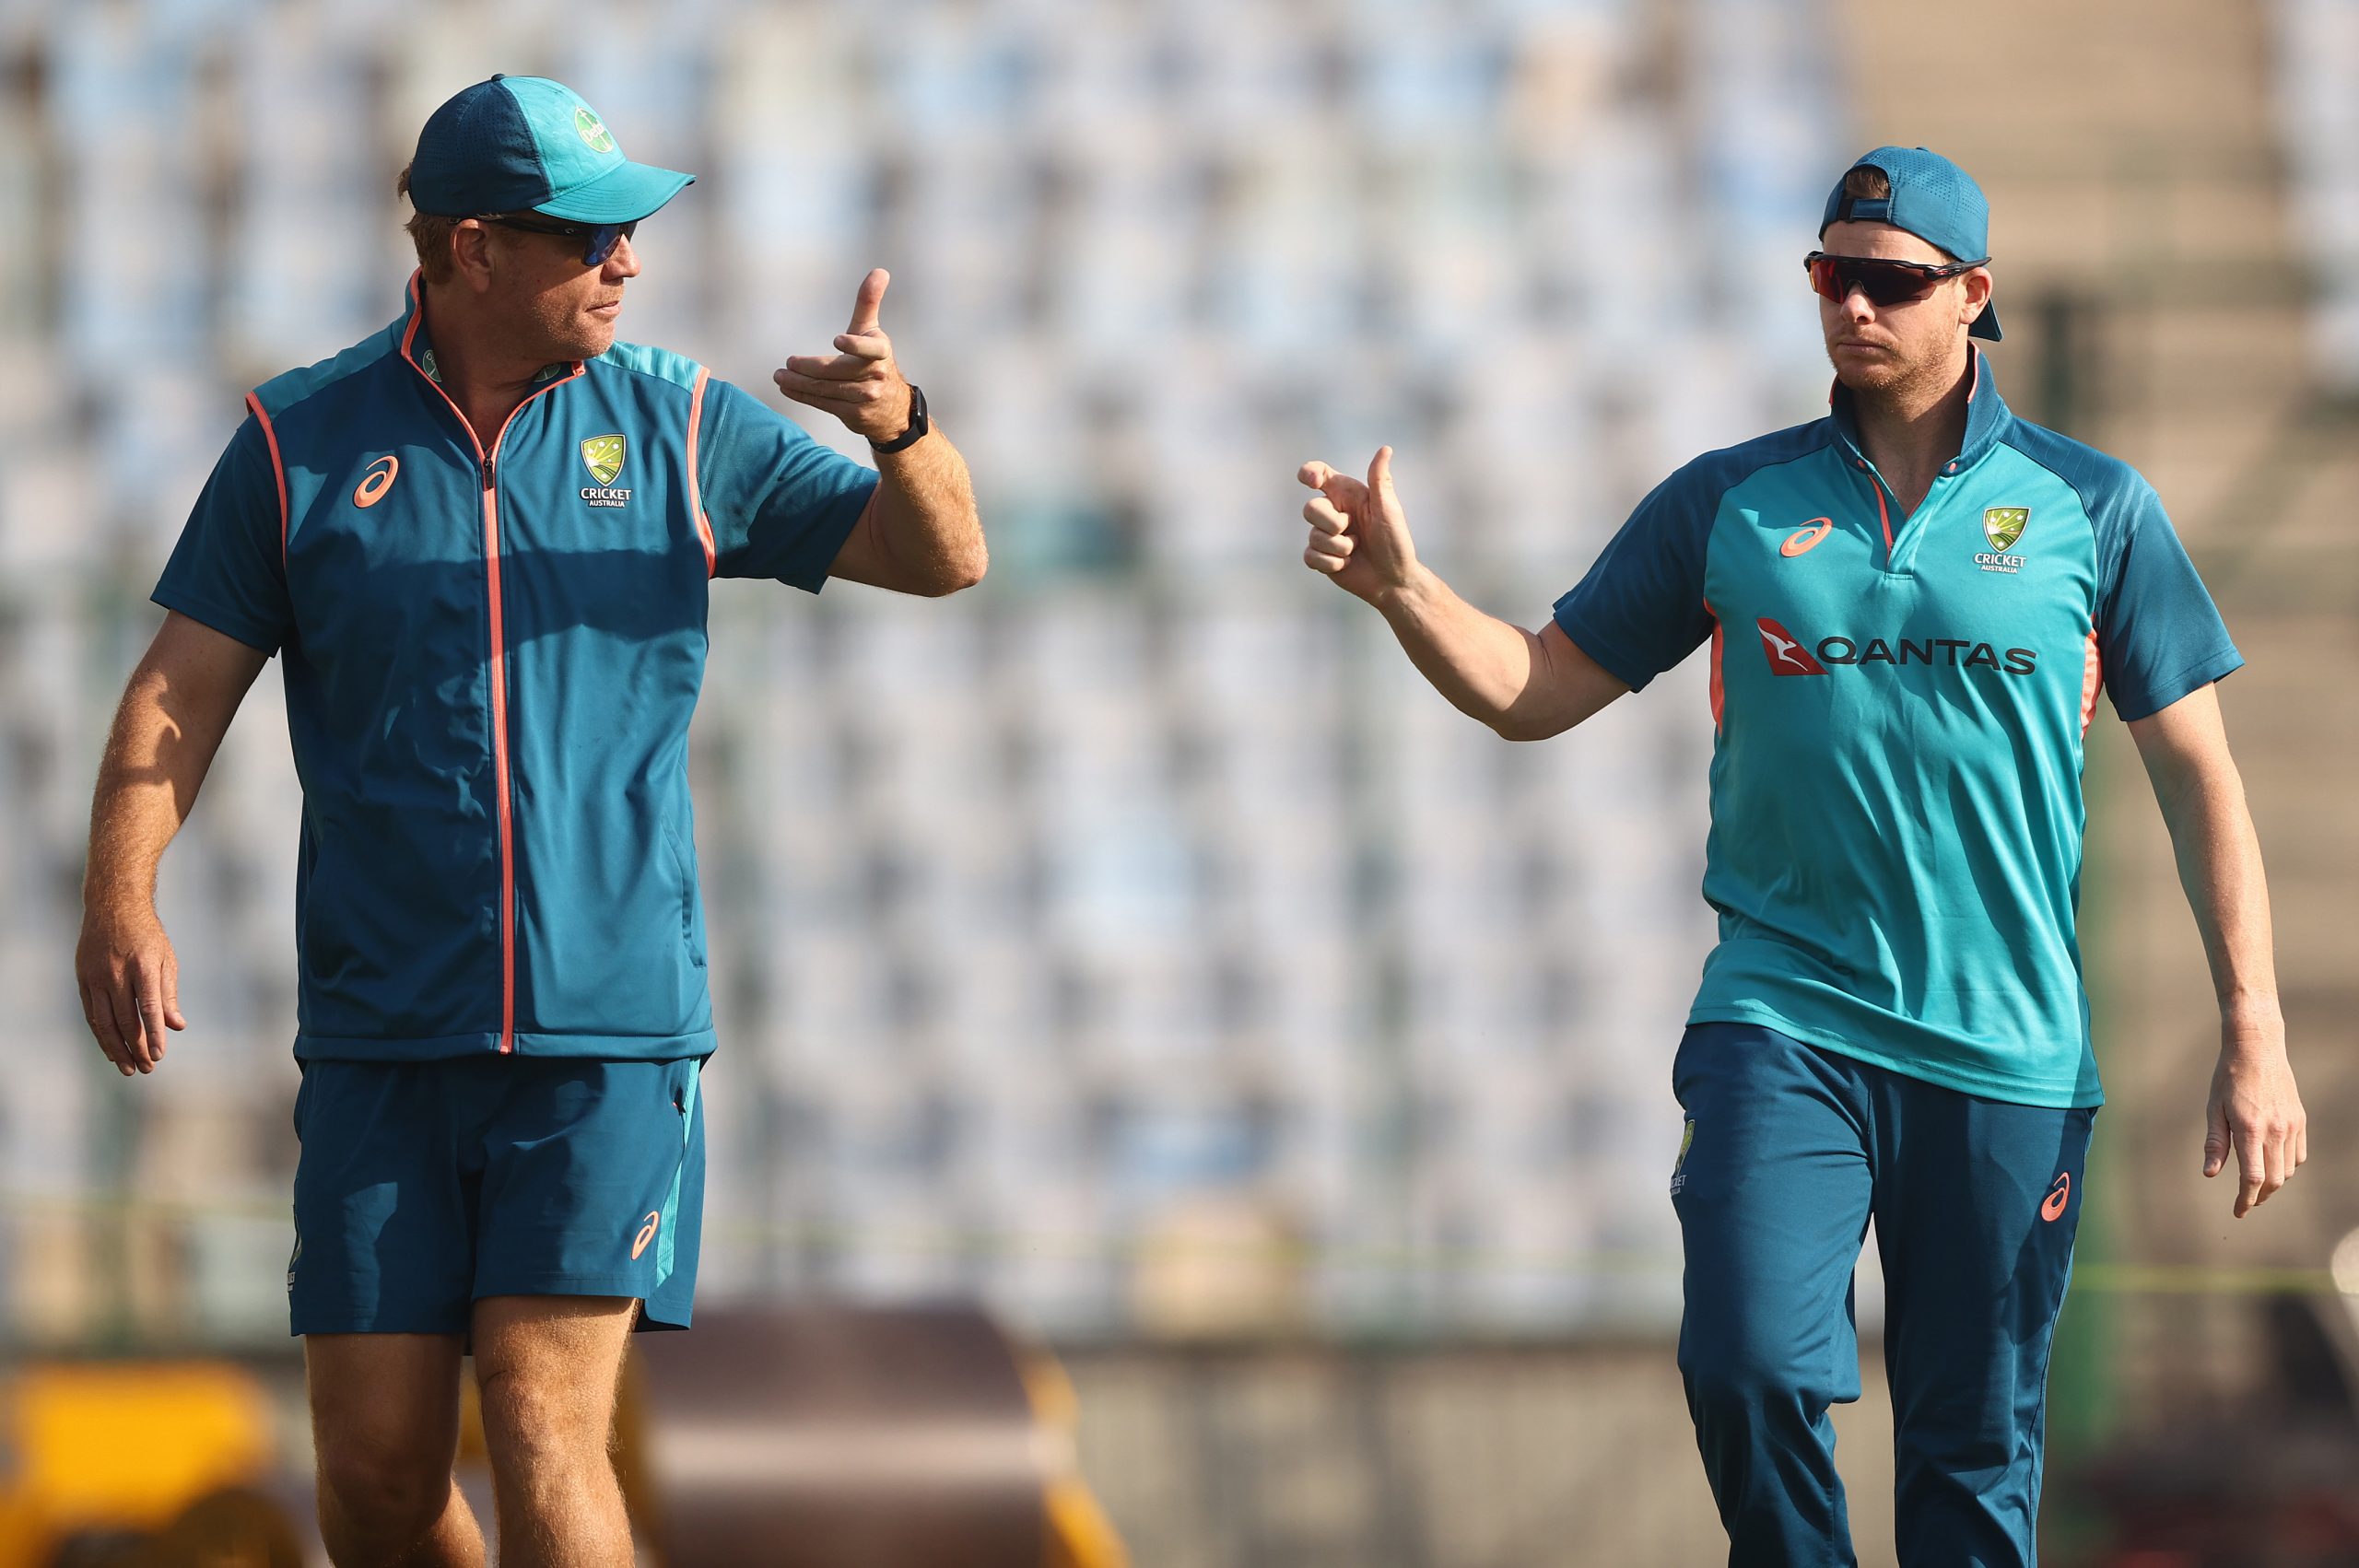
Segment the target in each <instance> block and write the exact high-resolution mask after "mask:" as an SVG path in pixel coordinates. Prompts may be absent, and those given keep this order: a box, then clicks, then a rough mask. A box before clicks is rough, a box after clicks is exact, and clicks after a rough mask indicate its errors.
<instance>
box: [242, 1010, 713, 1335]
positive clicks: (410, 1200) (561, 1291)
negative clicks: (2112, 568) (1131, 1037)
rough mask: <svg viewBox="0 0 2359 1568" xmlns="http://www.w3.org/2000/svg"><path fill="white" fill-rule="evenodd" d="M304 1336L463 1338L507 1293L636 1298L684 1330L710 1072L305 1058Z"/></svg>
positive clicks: (300, 1298) (647, 1317) (298, 1319)
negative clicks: (702, 1099) (482, 1310)
mask: <svg viewBox="0 0 2359 1568" xmlns="http://www.w3.org/2000/svg"><path fill="white" fill-rule="evenodd" d="M302 1067H303V1085H302V1088H301V1089H300V1090H299V1092H298V1093H297V1094H296V1097H295V1132H296V1135H297V1136H298V1137H299V1139H301V1140H302V1144H303V1152H302V1157H301V1159H300V1160H299V1162H298V1164H297V1165H296V1169H295V1238H296V1239H295V1251H294V1255H293V1256H292V1257H291V1258H289V1259H288V1266H287V1295H288V1316H289V1319H290V1330H291V1332H293V1333H296V1334H464V1333H465V1332H467V1330H468V1326H469V1324H470V1322H471V1321H472V1319H473V1316H474V1308H475V1302H477V1301H478V1300H480V1299H482V1298H483V1297H485V1296H495V1295H600V1296H635V1297H637V1298H638V1299H639V1300H640V1301H641V1302H643V1303H644V1304H645V1309H644V1310H643V1311H642V1312H641V1313H640V1327H642V1328H687V1326H688V1310H689V1306H690V1304H691V1302H692V1300H693V1298H694V1296H695V1293H696V1276H697V1237H698V1229H699V1227H700V1224H701V1222H702V1219H703V1210H704V1118H703V1117H702V1116H700V1115H699V1114H698V1106H697V1087H698V1080H699V1074H700V1070H701V1067H702V1060H701V1059H698V1058H689V1059H680V1060H676V1061H599V1060H591V1059H582V1058H574V1057H520V1056H479V1057H460V1058H454V1059H447V1060H441V1061H421V1062H383V1061H316V1060H315V1061H307V1062H304V1063H303V1064H302Z"/></svg>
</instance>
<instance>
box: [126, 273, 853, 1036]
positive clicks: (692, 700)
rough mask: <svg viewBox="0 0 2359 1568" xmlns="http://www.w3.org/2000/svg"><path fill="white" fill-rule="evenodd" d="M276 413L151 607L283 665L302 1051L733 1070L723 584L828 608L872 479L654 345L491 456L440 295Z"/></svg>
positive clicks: (187, 536)
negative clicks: (458, 398)
mask: <svg viewBox="0 0 2359 1568" xmlns="http://www.w3.org/2000/svg"><path fill="white" fill-rule="evenodd" d="M246 406H247V410H248V417H247V418H246V420H245V422H244V424H243V425H241V427H239V429H238V431H237V433H236V435H234V436H233V437H232V438H231V439H230V441H229V447H228V449H227V451H224V452H223V453H222V456H221V460H220V462H218V463H217V465H216V467H215V469H214V472H213V475H212V478H211V479H210V480H209V481H208V482H207V483H206V485H205V490H204V493H203V494H202V495H201V496H200V497H198V499H197V503H196V506H195V509H194V510H193V511H192V512H191V513H190V516H189V520H188V523H187V526H186V527H185V528H184V529H183V530H182V534H181V538H180V543H179V544H178V545H177V546H176V547H175V548H174V549H173V551H172V556H171V560H170V563H169V564H168V565H167V566H166V567H165V568H164V572H163V577H162V579H161V580H160V581H159V582H158V584H157V585H156V591H155V594H154V598H155V600H156V602H157V603H159V604H162V605H164V606H166V607H167V608H169V609H173V610H177V611H179V612H181V613H182V614H185V615H188V616H191V617H193V618H194V619H195V620H198V621H201V622H203V623H204V624H205V625H206V626H211V627H213V628H214V629H215V630H216V631H218V632H221V633H222V634H224V635H225V636H228V637H231V638H236V639H238V640H239V641H240V642H243V643H246V644H248V645H250V646H251V647H253V648H255V649H260V650H262V651H263V652H264V653H276V654H278V655H279V656H280V662H281V665H282V667H283V673H284V675H285V677H286V687H287V727H288V737H289V739H290V740H291V742H292V743H293V747H294V753H295V768H296V772H297V774H298V776H299V778H301V780H302V786H303V815H302V825H301V830H300V846H299V853H298V856H297V861H296V883H295V940H296V960H297V971H298V976H299V985H298V988H297V994H296V1009H297V1034H296V1037H295V1052H296V1055H297V1056H298V1057H300V1058H303V1059H327V1060H376V1061H411V1060H432V1059H442V1058H451V1057H464V1056H472V1055H476V1054H481V1053H501V1054H507V1053H521V1054H523V1055H536V1056H570V1057H594V1058H605V1059H655V1060H668V1059H676V1058H682V1057H701V1056H704V1055H707V1054H708V1053H710V1051H711V1050H712V1048H713V1030H712V1010H711V1000H710V989H709V987H708V985H707V983H706V977H705V928H704V912H703V905H702V900H701V898H700V895H699V893H698V884H697V856H696V834H695V822H694V815H693V813H692V811H691V809H690V802H689V798H688V765H687V755H688V722H689V719H690V717H691V716H692V714H693V713H694V712H695V709H696V703H697V696H698V692H699V690H700V689H701V687H702V685H703V680H704V666H705V650H706V635H705V616H706V609H707V605H708V603H709V596H710V584H711V580H712V579H714V578H716V577H747V578H769V579H776V580H778V581H780V582H784V583H787V584H790V585H792V586H793V587H796V588H801V589H805V590H808V591H813V592H816V591H818V590H819V587H820V585H821V584H822V583H824V582H825V581H826V580H827V569H828V566H829V564H830V563H831V562H832V561H833V560H834V558H835V556H836V553H837V551H838V550H839V548H840V547H841V546H842V544H843V542H844V540H845V539H846V538H847V537H848V536H849V535H850V533H851V530H852V528H853V527H854V525H855V524H856V523H857V522H858V521H859V519H860V516H861V513H862V511H863V509H864V508H865V507H866V505H867V504H868V500H869V497H870V496H871V495H872V494H873V493H874V490H875V487H876V483H877V476H876V474H875V472H874V470H872V469H869V468H866V467H863V465H861V464H859V463H856V462H851V460H850V459H848V458H844V457H842V456H839V454H837V453H836V452H834V451H830V450H829V449H827V447H824V446H822V445H820V444H819V443H818V442H816V441H814V440H813V439H811V438H810V437H809V436H807V435H805V434H804V432H803V431H802V430H801V429H800V428H798V427H796V426H795V425H794V424H792V422H791V421H789V420H787V419H786V418H784V417H783V416H782V415H780V414H778V413H777V412H775V411H773V410H772V409H770V408H769V407H767V406H765V405H764V404H762V403H760V402H759V401H758V400H757V399H756V398H754V397H752V396H751V395H749V394H748V393H746V392H742V391H740V390H739V389H737V388H736V387H734V386H731V385H730V384H729V383H727V382H725V381H722V380H716V379H714V378H712V377H711V376H710V375H709V374H708V373H707V372H706V370H705V369H704V368H703V367H702V366H700V365H698V364H697V363H695V362H694V361H692V360H689V359H686V358H683V357H681V356H679V355H676V354H672V353H668V352H666V351H665V350H663V349H660V348H649V347H644V346H640V345H633V344H625V343H617V344H616V345H614V346H613V347H611V348H609V349H608V350H607V351H606V352H605V353H604V354H602V355H599V356H598V357H596V358H594V359H589V360H584V361H578V362H574V363H569V364H560V365H553V366H550V367H548V368H547V369H546V370H544V371H543V372H542V374H541V377H540V379H539V381H538V382H537V384H536V385H535V386H534V389H533V390H532V392H530V394H529V395H528V396H526V398H525V399H524V401H523V403H522V404H521V405H520V406H519V407H518V408H517V409H516V411H515V412H514V413H513V414H512V415H510V416H509V418H508V421H507V423H506V424H505V425H503V426H502V427H500V428H499V430H498V431H497V432H495V433H494V435H493V437H492V439H490V440H489V441H484V440H481V439H478V438H477V437H476V435H475V431H474V430H473V429H471V428H470V427H468V425H467V423H466V421H465V420H464V418H463V417H461V415H460V414H459V411H458V409H457V407H456V406H455V405H454V404H452V401H451V399H450V398H449V396H448V395H447V394H446V393H445V392H443V390H442V388H441V385H440V379H439V377H438V376H437V374H436V372H435V364H434V350H433V338H432V333H431V331H430V325H429V322H428V319H427V312H426V310H425V308H424V305H423V302H422V300H421V298H420V295H419V292H418V282H417V278H416V277H415V276H413V277H412V279H411V280H410V287H409V294H408V298H407V299H406V301H405V308H404V310H403V311H402V314H401V315H400V317H399V318H398V319H396V320H395V321H394V322H393V323H392V324H390V325H389V326H387V327H386V328H384V329H383V330H382V331H381V332H379V333H375V334H374V335H372V336H370V337H369V338H368V339H366V340H364V341H363V342H360V343H358V344H356V345H353V346H352V347H350V348H347V349H346V350H345V351H344V352H343V353H342V354H339V355H337V356H336V357H334V358H333V359H328V360H323V361H322V362H321V363H319V364H317V365H313V366H311V367H309V368H308V369H299V370H290V371H288V373H287V374H285V375H283V376H279V377H276V378H275V379H273V380H269V381H266V382H264V384H263V385H262V386H260V387H258V388H256V389H255V390H254V391H253V392H252V393H251V394H250V395H249V396H248V397H247V399H246ZM790 695H791V694H786V693H776V694H771V696H772V699H773V700H787V699H789V697H790Z"/></svg>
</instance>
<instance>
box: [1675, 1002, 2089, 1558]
mask: <svg viewBox="0 0 2359 1568" xmlns="http://www.w3.org/2000/svg"><path fill="white" fill-rule="evenodd" d="M1672 1086H1673V1090H1674V1092H1675V1093H1676V1094H1677V1095H1678V1097H1679V1103H1680V1105H1681V1106H1683V1107H1684V1109H1685V1111H1686V1113H1687V1118H1688V1128H1687V1132H1686V1137H1685V1141H1684V1146H1683V1149H1682V1153H1681V1154H1680V1158H1679V1163H1678V1168H1677V1169H1676V1171H1675V1172H1674V1174H1673V1176H1672V1205H1673V1206H1674V1207H1675V1208H1676V1209H1677V1210H1678V1211H1679V1221H1680V1227H1681V1231H1682V1234H1683V1237H1684V1249H1685V1254H1686V1265H1687V1270H1686V1285H1685V1300H1686V1311H1685V1315H1684V1318H1683V1320H1682V1322H1681V1325H1680V1333H1679V1368H1680V1373H1681V1376H1682V1378H1683V1379H1684V1382H1685V1384H1686V1388H1687V1404H1688V1410H1689V1412H1690V1413H1691V1414H1692V1415H1693V1416H1694V1418H1695V1422H1696V1445H1697V1446H1698V1447H1699V1448H1700V1449H1701V1450H1702V1452H1703V1457H1704V1469H1705V1470H1706V1472H1707V1473H1708V1476H1709V1478H1710V1480H1711V1485H1712V1493H1713V1496H1714V1498H1715V1499H1716V1500H1717V1501H1718V1503H1719V1512H1720V1520H1721V1523H1722V1524H1723V1525H1724V1526H1726V1527H1727V1529H1728V1533H1729V1542H1730V1546H1729V1562H1730V1564H1731V1568H1837V1565H1841V1568H1850V1565H1851V1564H1853V1563H1855V1562H1856V1561H1857V1560H1856V1558H1855V1557H1854V1556H1853V1554H1852V1550H1851V1537H1850V1528H1849V1526H1848V1522H1847V1521H1846V1519H1845V1517H1844V1508H1843V1483H1842V1480H1841V1479H1840V1478H1839V1477H1838V1476H1837V1474H1836V1469H1835V1429H1834V1423H1833V1422H1830V1421H1829V1420H1828V1419H1827V1407H1828V1406H1829V1405H1830V1404H1832V1403H1836V1402H1847V1401H1849V1400H1854V1399H1857V1398H1859V1397H1860V1377H1859V1342H1858V1339H1857V1336H1856V1331H1855V1328H1854V1317H1853V1311H1852V1306H1853V1304H1852V1299H1851V1276H1852V1270H1853V1269H1854V1267H1855V1266H1856V1265H1857V1263H1858V1261H1859V1257H1860V1246H1861V1244H1862V1242H1863V1240H1864V1238H1865V1236H1866V1233H1867V1225H1868V1220H1869V1217H1870V1216H1871V1215H1872V1216H1873V1217H1874V1219H1875V1223H1876V1240H1877V1246H1878V1250H1879V1252H1880V1253H1881V1254H1882V1257H1883V1261H1884V1299H1885V1306H1884V1365H1885V1369H1886V1372H1887V1374H1888V1375H1889V1377H1890V1381H1891V1385H1892V1403H1893V1418H1894V1427H1895V1439H1894V1442H1895V1469H1896V1476H1895V1505H1896V1512H1897V1535H1898V1540H1897V1543H1896V1544H1897V1546H1898V1550H1899V1559H1900V1562H1901V1565H1902V1568H2030V1565H2031V1564H2032V1563H2033V1562H2035V1561H2036V1546H2035V1528H2034V1521H2035V1515H2036V1512H2037V1509H2038V1504H2039V1480H2040V1461H2041V1445H2042V1439H2043V1436H2044V1425H2045V1413H2046V1397H2047V1384H2048V1346H2049V1342H2050V1340H2051V1338H2052V1336H2053V1333H2054V1330H2055V1326H2056V1314H2057V1310H2058V1309H2059V1308H2060V1306H2062V1305H2063V1302H2064V1288H2065V1282H2066V1281H2067V1279H2068V1278H2069V1277H2070V1275H2071V1262H2072V1235H2073V1232H2074V1230H2075V1228H2076V1227H2077V1226H2078V1224H2079V1223H2080V1217H2081V1196H2082V1193H2081V1188H2082V1171H2083V1161H2084V1160H2085V1158H2086V1156H2087V1153H2088V1146H2089V1130H2090V1127H2091V1125H2092V1123H2093V1122H2094V1121H2095V1116H2096V1109H2095V1106H2083V1107H2080V1108H2078V1109H2070V1110H2066V1109H2052V1108H2048V1107H2044V1106H2023V1105H2013V1104H2010V1103H2006V1102H2003V1101H1999V1100H1989V1099H1984V1098H1981V1097H1979V1096H1978V1095H1973V1094H1964V1093H1961V1092H1960V1091H1957V1090H1954V1089H1949V1088H1944V1087H1942V1086H1941V1085H1938V1084H1934V1083H1929V1082H1924V1081H1922V1080H1919V1079H1915V1078H1909V1077H1907V1076H1904V1075H1902V1074H1900V1073H1897V1072H1893V1071H1888V1070H1886V1069H1884V1068H1881V1067H1877V1066H1875V1065H1873V1064H1872V1063H1869V1062H1865V1061H1860V1060H1858V1059H1854V1058H1850V1057H1846V1056H1842V1055H1839V1054H1837V1053H1836V1052H1834V1051H1831V1050H1824V1049H1820V1048H1818V1047H1813V1046H1806V1045H1803V1044H1802V1043H1801V1042H1799V1041H1797V1040H1793V1039H1791V1038H1789V1037H1788V1036H1784V1035H1780V1034H1778V1033H1776V1032H1775V1031H1772V1030H1768V1029H1764V1028H1760V1027H1757V1026H1755V1025H1752V1024H1695V1025H1692V1026H1691V1027H1690V1028H1689V1029H1688V1030H1687V1033H1686V1036H1685V1037H1684V1039H1683V1040H1682V1041H1681V1043H1680V1047H1679V1055H1678V1058H1677V1060H1676V1061H1675V1063H1674V1064H1673V1067H1672Z"/></svg>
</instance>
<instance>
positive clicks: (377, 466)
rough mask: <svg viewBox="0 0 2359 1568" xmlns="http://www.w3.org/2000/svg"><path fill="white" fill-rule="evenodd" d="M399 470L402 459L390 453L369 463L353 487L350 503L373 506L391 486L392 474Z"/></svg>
mask: <svg viewBox="0 0 2359 1568" xmlns="http://www.w3.org/2000/svg"><path fill="white" fill-rule="evenodd" d="M401 471H402V460H401V459H399V458H397V457H394V456H392V455H391V454H388V455H386V456H384V457H381V458H379V459H378V460H377V461H376V462H372V463H370V465H369V472H368V473H366V474H362V475H361V476H360V483H359V484H358V486H355V487H354V489H353V492H352V504H353V505H354V506H356V507H373V506H375V505H376V504H377V503H378V502H379V501H381V500H383V499H384V498H385V492H386V491H388V490H390V489H392V488H393V475H394V474H399V473H400V472H401Z"/></svg>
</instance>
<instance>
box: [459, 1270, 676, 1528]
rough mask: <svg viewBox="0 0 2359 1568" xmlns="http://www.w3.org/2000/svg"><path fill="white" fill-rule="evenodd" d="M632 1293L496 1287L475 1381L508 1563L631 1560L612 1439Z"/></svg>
mask: <svg viewBox="0 0 2359 1568" xmlns="http://www.w3.org/2000/svg"><path fill="white" fill-rule="evenodd" d="M638 1311H639V1303H638V1302H637V1301H635V1300H633V1299H632V1298H631V1297H629V1296H486V1297H484V1298H483V1299H482V1300H481V1301H478V1302H476V1303H475V1384H476V1386H477V1387H479V1388H480V1389H481V1390H482V1391H483V1435H484V1442H485V1445H487V1447H488V1448H489V1449H490V1451H491V1479H492V1488H493V1494H494V1496H495V1497H496V1498H497V1499H498V1501H499V1561H500V1563H501V1568H631V1562H632V1553H631V1539H630V1518H629V1515H628V1514H626V1513H625V1512H624V1509H623V1494H622V1487H621V1486H620V1484H619V1483H617V1481H616V1479H615V1463H614V1457H613V1455H612V1454H611V1453H610V1452H609V1449H608V1443H609V1440H610V1438H611V1436H612V1434H613V1432H614V1423H615V1393H616V1386H617V1385H618V1384H619V1382H620V1381H621V1377H622V1365H623V1351H624V1349H625V1347H626V1346H627V1345H628V1343H629V1341H630V1328H631V1323H632V1320H633V1319H634V1317H635V1316H637V1314H638Z"/></svg>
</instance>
